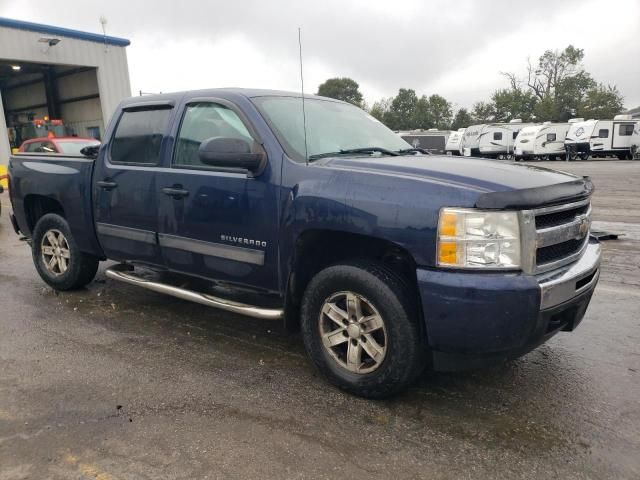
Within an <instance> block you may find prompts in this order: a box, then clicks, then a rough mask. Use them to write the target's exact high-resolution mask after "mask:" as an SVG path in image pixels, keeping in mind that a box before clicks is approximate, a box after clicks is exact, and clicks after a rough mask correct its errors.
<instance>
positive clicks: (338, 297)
mask: <svg viewBox="0 0 640 480" xmlns="http://www.w3.org/2000/svg"><path fill="white" fill-rule="evenodd" d="M318 320H319V328H320V336H321V338H322V345H323V346H324V348H325V350H326V351H327V353H329V355H330V356H331V357H332V358H333V359H334V360H335V361H336V362H337V363H338V364H339V365H340V366H341V367H343V368H345V369H347V370H349V371H350V372H353V373H359V374H365V373H370V372H373V371H374V370H376V369H377V368H378V367H379V366H380V364H381V363H382V361H383V360H384V358H385V356H386V353H387V331H386V329H385V325H384V320H383V319H382V316H381V315H380V313H379V312H378V310H376V308H375V307H374V306H373V305H372V304H371V302H370V301H369V300H367V299H366V298H364V297H362V296H361V295H358V294H356V293H353V292H338V293H335V294H333V295H331V296H330V297H329V298H327V299H326V300H325V301H324V305H323V306H322V310H321V311H320V317H319V319H318Z"/></svg>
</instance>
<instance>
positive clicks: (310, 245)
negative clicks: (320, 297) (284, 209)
mask: <svg viewBox="0 0 640 480" xmlns="http://www.w3.org/2000/svg"><path fill="white" fill-rule="evenodd" d="M355 260H369V261H375V262H379V263H382V264H384V265H386V266H388V267H389V268H391V269H392V270H394V271H395V272H396V273H398V274H399V275H400V276H402V277H403V278H404V279H406V281H407V282H408V283H409V285H411V287H412V288H414V289H415V298H416V302H417V304H418V305H420V304H421V302H420V301H419V296H418V295H419V294H418V290H417V278H416V268H417V266H416V262H415V260H414V258H413V256H412V255H411V253H410V252H409V251H407V250H406V249H405V248H403V247H402V246H401V245H398V244H396V243H394V242H391V241H389V240H386V239H382V238H378V237H373V236H368V235H362V234H357V233H349V232H343V231H335V230H322V229H313V230H306V231H304V232H302V233H301V234H300V235H299V236H298V237H297V238H296V241H295V244H294V251H293V255H292V257H291V260H290V262H289V265H288V271H287V272H286V275H287V282H286V297H285V325H286V327H287V329H288V330H290V331H297V330H298V328H299V322H300V319H299V310H300V301H301V298H302V295H303V293H304V291H305V289H306V287H307V285H308V284H309V282H310V281H311V279H312V278H313V276H314V275H315V274H316V273H318V272H319V271H321V270H322V269H324V268H326V267H328V266H330V265H334V264H337V263H340V262H352V261H355Z"/></svg>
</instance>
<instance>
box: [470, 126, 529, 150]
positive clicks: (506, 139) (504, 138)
mask: <svg viewBox="0 0 640 480" xmlns="http://www.w3.org/2000/svg"><path fill="white" fill-rule="evenodd" d="M531 125H533V124H531V123H522V120H519V119H516V120H511V121H510V122H509V123H490V124H488V125H487V126H486V127H485V129H484V130H483V131H482V133H481V134H480V136H479V139H478V150H479V153H480V156H481V157H485V158H500V157H508V156H510V155H512V154H513V148H514V145H515V140H516V137H517V136H518V133H520V130H522V129H523V128H524V127H528V126H531Z"/></svg>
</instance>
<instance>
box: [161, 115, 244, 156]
mask: <svg viewBox="0 0 640 480" xmlns="http://www.w3.org/2000/svg"><path fill="white" fill-rule="evenodd" d="M213 137H230V138H237V139H240V140H244V141H246V142H247V143H249V144H250V145H251V144H252V143H253V138H252V137H251V134H250V133H249V131H248V130H247V127H245V125H244V123H242V120H240V117H238V115H237V114H236V113H235V112H234V111H233V110H231V109H229V108H227V107H225V106H223V105H220V104H217V103H194V104H192V105H187V108H186V109H185V112H184V116H183V118H182V124H181V125H180V132H178V138H177V139H176V150H175V153H174V156H173V164H174V165H178V166H195V167H207V165H205V164H203V163H202V162H201V161H200V157H199V155H198V148H200V144H201V143H202V142H203V141H204V140H207V139H209V138H213Z"/></svg>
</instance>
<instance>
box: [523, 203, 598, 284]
mask: <svg viewBox="0 0 640 480" xmlns="http://www.w3.org/2000/svg"><path fill="white" fill-rule="evenodd" d="M521 227H522V230H523V234H524V238H525V239H528V241H527V240H525V241H524V242H523V249H525V248H526V249H527V250H525V251H523V254H524V255H523V256H524V258H525V259H528V261H526V260H525V262H524V264H523V268H524V270H525V271H528V272H530V273H542V272H548V271H550V270H553V269H555V268H558V267H561V266H563V265H567V264H569V263H572V262H574V261H576V260H577V259H578V258H580V256H581V255H582V253H583V252H584V249H585V248H586V247H587V244H588V243H589V230H590V227H591V203H590V199H585V200H581V201H578V202H571V203H567V204H564V205H554V206H552V207H543V208H538V209H535V210H527V211H524V212H522V223H521Z"/></svg>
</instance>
